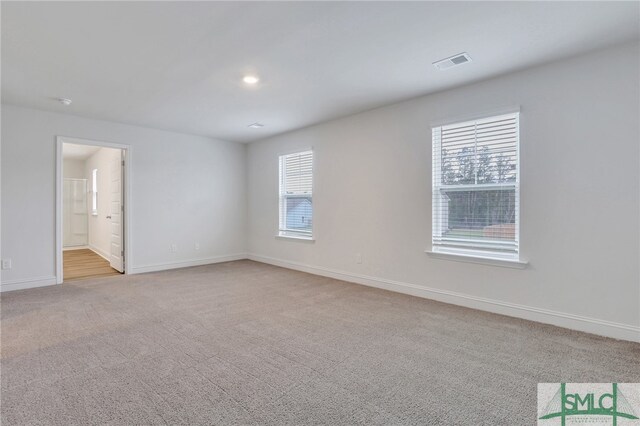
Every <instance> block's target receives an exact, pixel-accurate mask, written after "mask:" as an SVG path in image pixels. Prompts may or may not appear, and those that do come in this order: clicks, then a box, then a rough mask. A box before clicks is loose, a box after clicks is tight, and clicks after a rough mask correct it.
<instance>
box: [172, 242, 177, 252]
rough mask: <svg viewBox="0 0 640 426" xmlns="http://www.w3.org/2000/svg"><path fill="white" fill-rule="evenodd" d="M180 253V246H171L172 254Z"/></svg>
mask: <svg viewBox="0 0 640 426" xmlns="http://www.w3.org/2000/svg"><path fill="white" fill-rule="evenodd" d="M177 251H178V246H177V245H175V244H171V253H175V252H177Z"/></svg>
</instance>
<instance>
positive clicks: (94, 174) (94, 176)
mask: <svg viewBox="0 0 640 426" xmlns="http://www.w3.org/2000/svg"><path fill="white" fill-rule="evenodd" d="M91 215H92V216H98V169H93V170H91Z"/></svg>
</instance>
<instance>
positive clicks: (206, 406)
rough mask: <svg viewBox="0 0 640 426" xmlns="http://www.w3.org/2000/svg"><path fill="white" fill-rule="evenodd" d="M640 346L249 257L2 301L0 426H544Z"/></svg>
mask: <svg viewBox="0 0 640 426" xmlns="http://www.w3.org/2000/svg"><path fill="white" fill-rule="evenodd" d="M639 360H640V344H633V343H628V342H622V341H615V340H610V339H605V338H600V337H596V336H592V335H587V334H582V333H578V332H571V331H568V330H564V329H560V328H555V327H552V326H545V325H541V324H537V323H532V322H527V321H522V320H517V319H513V318H508V317H503V316H499V315H493V314H489V313H483V312H479V311H474V310H471V309H465V308H460V307H455V306H451V305H446V304H442V303H438V302H432V301H429V300H424V299H419V298H415V297H410V296H404V295H401V294H395V293H391V292H386V291H382V290H377V289H372V288H367V287H363V286H359V285H355V284H348V283H345V282H341V281H337V280H332V279H328V278H323V277H318V276H313V275H308V274H305V273H301V272H296V271H290V270H286V269H281V268H277V267H273V266H269V265H264V264H260V263H256V262H251V261H238V262H230V263H224V264H218V265H210V266H202V267H196V268H189V269H183V270H175V271H169V272H160V273H153V274H145V275H132V276H123V277H113V278H101V279H95V280H93V281H79V282H73V283H69V284H63V285H62V286H56V287H49V288H41V289H32V290H23V291H17V292H11V293H5V294H3V295H2V364H1V367H2V388H1V389H2V395H1V402H2V406H1V410H2V425H3V426H9V425H32V424H42V425H44V424H46V425H75V424H78V425H91V424H112V425H134V424H136V425H152V424H168V425H177V424H189V425H197V424H269V425H283V424H291V425H302V424H331V425H342V424H344V425H346V424H348V425H355V424H366V425H372V424H415V425H436V424H446V425H528V424H535V417H536V384H537V383H538V382H560V381H566V382H611V381H616V382H640V365H639Z"/></svg>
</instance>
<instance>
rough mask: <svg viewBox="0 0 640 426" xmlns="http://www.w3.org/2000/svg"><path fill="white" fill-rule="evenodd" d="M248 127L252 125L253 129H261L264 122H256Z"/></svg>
mask: <svg viewBox="0 0 640 426" xmlns="http://www.w3.org/2000/svg"><path fill="white" fill-rule="evenodd" d="M247 127H250V128H252V129H261V128H263V127H264V124H262V123H258V122H256V123H252V124H249V125H248V126H247Z"/></svg>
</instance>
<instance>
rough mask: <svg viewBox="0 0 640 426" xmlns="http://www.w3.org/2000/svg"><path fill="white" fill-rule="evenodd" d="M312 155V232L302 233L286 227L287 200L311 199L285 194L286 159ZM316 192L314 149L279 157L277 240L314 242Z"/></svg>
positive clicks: (282, 154)
mask: <svg viewBox="0 0 640 426" xmlns="http://www.w3.org/2000/svg"><path fill="white" fill-rule="evenodd" d="M307 153H310V154H311V194H309V195H310V198H311V217H312V219H311V230H310V231H308V232H307V231H300V230H296V229H289V228H287V227H286V200H288V199H290V198H309V196H307V195H305V194H286V193H284V188H285V177H286V174H285V169H284V167H285V164H286V159H287V157H289V156H293V155H300V154H307ZM314 192H315V152H314V151H313V149H312V148H306V149H300V150H294V151H290V152H286V153H281V154H279V155H278V233H277V234H276V237H277V238H285V239H292V240H300V241H309V242H314V241H315V239H314V235H315V233H314V220H313V211H314V208H313V194H314Z"/></svg>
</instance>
